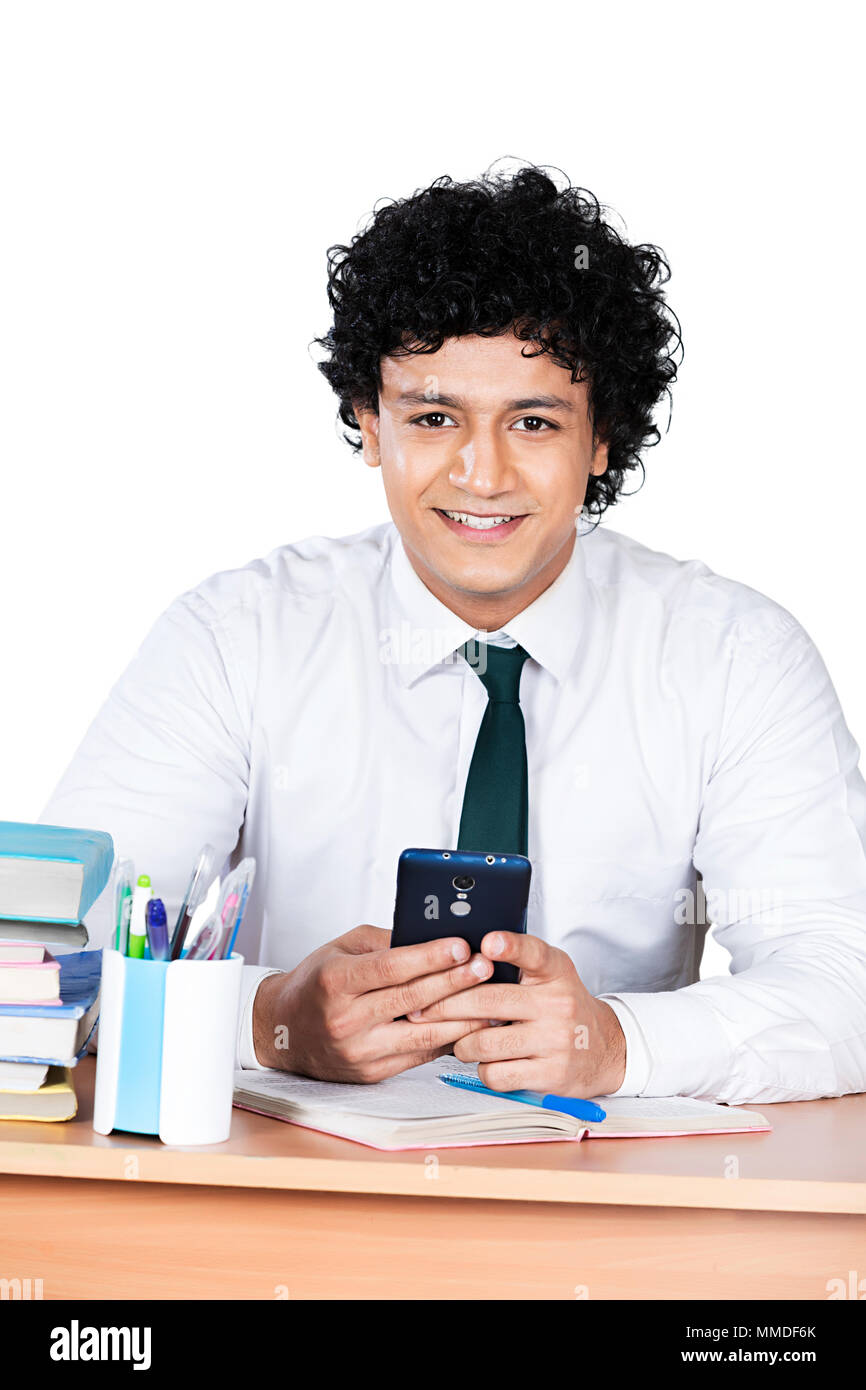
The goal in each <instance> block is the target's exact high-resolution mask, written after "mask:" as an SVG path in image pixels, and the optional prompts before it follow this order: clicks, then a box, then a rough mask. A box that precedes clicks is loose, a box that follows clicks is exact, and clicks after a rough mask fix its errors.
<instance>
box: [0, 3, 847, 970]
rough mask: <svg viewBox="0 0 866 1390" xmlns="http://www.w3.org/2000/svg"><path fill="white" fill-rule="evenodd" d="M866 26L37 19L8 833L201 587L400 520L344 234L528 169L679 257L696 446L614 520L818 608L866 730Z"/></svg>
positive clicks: (2, 259) (678, 392)
mask: <svg viewBox="0 0 866 1390" xmlns="http://www.w3.org/2000/svg"><path fill="white" fill-rule="evenodd" d="M857 14H858V11H857V9H856V8H855V7H854V6H853V5H851V6H849V5H844V4H838V3H837V4H834V3H829V4H826V3H825V4H824V5H822V6H821V7H820V8H817V9H816V8H815V7H813V6H809V7H806V6H803V5H785V4H769V3H763V4H760V3H759V4H754V3H753V4H744V3H739V2H738V3H726V4H724V5H704V6H697V5H690V4H685V3H684V4H671V3H667V4H652V3H637V4H630V3H619V4H617V5H615V6H609V7H608V8H606V9H600V7H598V6H597V5H595V4H592V5H587V4H582V3H578V2H577V0H568V3H561V0H546V3H545V4H543V5H538V6H529V5H527V4H525V3H521V4H508V3H506V4H503V3H495V4H492V3H484V4H481V3H466V0H462V3H452V0H446V2H445V3H442V2H441V0H439V2H437V3H436V4H435V5H409V4H405V3H402V4H394V3H375V0H373V3H369V4H366V5H359V4H356V3H355V4H345V3H329V4H327V5H300V4H292V3H284V4H267V3H231V4H226V3H208V4H194V3H184V0H172V3H170V4H166V3H153V0H151V3H148V4H143V3H134V4H133V3H122V2H119V0H113V3H100V4H95V3H81V0H78V3H75V4H69V3H62V4H60V3H45V2H44V0H43V3H40V4H38V5H36V4H33V3H29V2H28V3H5V4H2V7H0V129H2V132H3V136H2V145H0V189H2V199H3V211H2V218H0V392H2V408H0V466H2V533H0V534H2V544H0V583H2V605H0V638H2V653H3V660H2V681H0V731H2V732H0V739H2V748H0V751H2V764H0V788H2V796H0V818H3V817H5V818H7V819H15V820H27V819H32V818H34V817H36V816H37V815H38V813H39V812H40V810H41V808H42V806H43V804H44V803H45V801H46V800H47V798H48V796H49V793H50V792H51V790H52V788H53V786H54V784H55V782H56V781H57V779H58V778H59V776H60V773H61V772H62V770H63V768H64V767H65V765H66V763H67V762H68V761H69V759H70V757H71V756H72V754H73V752H74V750H75V748H76V746H77V744H78V742H79V740H80V738H81V737H82V735H83V733H84V731H85V729H86V727H87V724H88V723H89V721H90V719H91V718H92V716H93V714H94V713H95V712H96V709H97V708H98V706H99V704H100V703H101V701H102V700H103V698H104V697H105V695H106V694H107V691H108V689H109V687H110V685H111V684H112V683H113V681H114V680H115V679H116V677H117V676H118V675H119V673H120V671H121V670H122V668H123V667H124V666H125V665H126V663H127V662H128V660H129V659H130V658H131V656H132V655H133V653H134V651H135V649H136V648H137V646H138V645H139V643H140V642H141V640H142V639H143V637H144V635H145V633H146V631H147V630H148V628H149V627H150V625H151V623H152V622H153V621H154V619H155V618H156V616H157V615H158V614H159V613H160V612H161V611H162V609H163V608H164V607H165V606H166V605H167V604H168V603H169V602H170V600H171V599H172V598H173V597H174V596H175V595H176V594H177V593H179V592H181V591H183V590H185V589H187V588H190V587H192V586H193V585H194V584H196V583H197V582H198V581H200V580H201V579H203V578H204V577H205V576H206V575H208V574H210V573H212V572H214V571H216V570H219V569H227V568H232V567H234V566H237V565H242V564H245V563H246V562H247V561H248V560H250V559H252V558H253V557H254V556H256V555H261V554H266V553H267V552H268V551H269V550H271V549H272V548H273V547H274V546H277V545H280V544H282V543H284V542H286V541H290V540H294V539H298V538H300V537H302V536H306V535H310V534H312V533H316V532H319V533H325V534H329V535H340V534H345V533H347V532H352V531H356V530H359V529H361V528H362V527H364V526H367V525H370V524H372V523H373V522H376V521H379V520H382V519H384V518H385V517H386V510H385V504H384V498H383V495H382V492H381V483H380V481H379V476H378V474H377V473H374V472H372V471H371V470H369V469H367V468H365V467H364V466H363V464H362V463H361V462H360V461H359V460H358V459H357V458H356V457H355V456H354V455H353V454H352V452H351V451H350V450H349V448H348V446H347V445H345V444H343V443H342V442H341V439H340V436H339V431H338V430H337V428H336V425H335V401H334V398H333V397H332V395H331V393H330V388H329V387H328V386H327V383H326V382H325V381H324V379H323V378H322V377H321V376H320V374H319V373H318V372H317V370H316V369H315V366H314V364H313V360H312V357H311V353H310V343H311V340H312V339H313V337H314V336H315V335H317V334H320V333H322V332H324V331H325V329H326V328H327V324H328V312H327V301H326V297H325V251H326V248H327V246H328V245H330V244H331V243H333V242H338V241H346V240H348V239H349V238H350V237H351V236H352V235H353V233H354V232H355V231H357V230H358V229H359V228H360V226H361V225H362V224H363V221H364V218H365V216H366V215H367V214H368V213H369V212H370V210H371V209H372V207H373V205H374V203H375V202H376V200H378V199H380V198H384V197H400V196H404V195H406V194H408V193H410V192H412V191H414V190H415V189H416V188H420V187H422V186H424V185H426V184H427V183H429V182H430V181H431V180H432V179H433V178H435V177H436V176H438V175H440V174H443V173H448V174H451V175H452V176H454V177H455V178H468V177H474V176H477V175H478V174H479V173H481V172H482V171H483V170H484V169H485V168H486V167H487V166H488V165H490V164H491V163H492V162H493V161H494V160H496V159H497V158H499V157H501V156H505V155H511V156H514V157H516V158H517V159H518V160H523V161H525V162H534V163H540V164H550V165H557V166H559V167H561V168H562V169H564V170H565V171H566V173H567V174H568V175H569V176H570V178H571V179H572V181H573V182H575V183H579V184H582V185H583V186H584V187H588V188H589V189H591V190H592V191H593V192H594V193H595V194H596V195H597V196H598V197H599V198H600V199H601V201H602V202H603V203H605V204H607V205H609V206H610V207H611V208H613V209H615V210H616V212H617V213H618V214H619V216H620V218H621V219H622V220H621V222H620V224H619V225H620V226H621V227H622V226H623V224H624V230H625V233H626V235H627V236H628V238H629V239H630V240H632V241H649V242H654V243H655V244H657V245H659V246H661V247H662V248H663V249H664V251H665V252H666V254H667V256H668V258H669V260H670V262H671V265H672V269H673V277H672V280H671V283H670V286H669V299H670V303H671V304H672V306H673V308H674V309H675V310H676V312H677V314H678V315H679V318H680V320H681V322H682V326H683V336H684V340H685V349H686V355H685V362H684V365H683V367H682V370H681V373H680V380H679V382H678V383H677V384H676V385H675V387H674V409H673V417H672V422H671V427H670V430H669V432H668V433H666V434H663V439H662V443H661V444H660V445H659V446H658V447H657V448H655V449H653V450H650V451H649V452H648V453H647V455H646V465H647V482H646V485H645V487H644V489H643V491H642V492H641V493H640V494H639V495H638V496H636V497H634V498H632V499H631V500H628V501H626V502H624V503H622V504H620V505H619V506H617V507H616V508H615V509H614V510H613V511H612V512H611V513H609V515H608V520H607V524H608V525H611V526H613V527H614V528H615V529H619V530H622V531H625V532H627V533H628V534H630V535H632V536H635V537H637V538H638V539H639V540H641V541H643V542H644V543H646V544H649V545H651V546H653V547H654V548H656V549H661V550H666V551H669V552H670V553H672V554H674V555H677V556H678V557H680V558H689V557H692V556H699V557H700V558H702V559H703V560H705V561H706V562H707V563H708V564H709V565H710V566H711V567H712V568H713V569H715V570H717V571H719V572H721V573H723V574H727V575H730V576H732V577H734V578H737V579H740V580H742V581H744V582H746V583H749V584H751V585H753V587H755V588H757V589H760V590H761V591H763V592H765V593H768V594H770V595H771V596H772V597H773V598H775V599H776V600H777V601H779V602H781V603H782V604H784V606H785V607H787V608H789V609H790V610H791V611H792V612H793V613H794V614H795V615H796V616H797V617H798V618H799V619H800V621H801V622H802V623H803V624H804V625H805V627H806V628H807V630H808V631H809V632H810V633H811V635H812V637H813V638H814V640H815V641H816V643H817V644H818V647H819V649H820V651H821V652H822V654H823V656H824V659H825V661H826V663H827V665H828V667H829V669H830V672H831V675H832V676H833V678H834V682H835V684H836V688H837V690H838V691H839V694H840V697H841V700H842V704H843V708H844V709H845V712H846V715H847V718H848V723H849V725H850V727H851V729H852V731H853V733H854V735H855V737H857V738H858V739H860V740H862V738H863V737H864V736H866V684H864V658H863V650H864V645H866V633H864V625H863V622H862V617H861V614H862V604H861V592H862V583H863V569H864V555H863V551H864V541H863V519H862V512H863V506H864V502H866V483H864V458H863V448H862V443H861V415H860V412H861V408H862V404H861V403H862V391H861V379H862V374H863V352H862V341H863V322H864V290H863V277H862V268H863V254H862V251H861V241H860V238H861V234H862V230H863V198H862V194H861V188H862V184H863V179H862V139H863V111H862V106H861V104H860V102H859V100H858V99H857V97H856V95H855V93H856V92H857V90H858V87H859V85H860V84H859V79H860V76H861V74H860V72H859V71H858V68H859V65H860V61H861V58H860V55H861V53H862V45H861V42H860V38H859V37H858V35H857V33H856V31H855V28H856V23H857V20H856V15H857ZM666 423H667V411H666V410H664V409H663V411H662V413H661V415H660V424H661V427H662V429H663V430H664V428H665V425H666ZM720 956H721V961H720V963H723V962H724V961H725V960H726V959H727V957H726V956H724V953H720Z"/></svg>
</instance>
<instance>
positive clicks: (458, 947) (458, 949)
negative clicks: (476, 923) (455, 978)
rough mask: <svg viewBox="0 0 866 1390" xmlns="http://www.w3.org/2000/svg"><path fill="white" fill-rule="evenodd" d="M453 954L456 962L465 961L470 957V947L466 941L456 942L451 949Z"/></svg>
mask: <svg viewBox="0 0 866 1390" xmlns="http://www.w3.org/2000/svg"><path fill="white" fill-rule="evenodd" d="M451 954H452V956H453V957H454V959H455V960H465V959H466V957H467V956H468V955H469V946H468V945H467V943H466V942H465V941H455V942H454V945H453V946H452V947H451Z"/></svg>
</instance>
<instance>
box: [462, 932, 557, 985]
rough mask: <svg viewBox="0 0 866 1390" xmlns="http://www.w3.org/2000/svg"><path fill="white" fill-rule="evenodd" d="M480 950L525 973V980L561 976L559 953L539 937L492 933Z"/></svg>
mask: <svg viewBox="0 0 866 1390" xmlns="http://www.w3.org/2000/svg"><path fill="white" fill-rule="evenodd" d="M480 949H481V951H482V953H483V954H484V955H485V956H489V957H490V959H491V960H497V961H498V960H507V961H509V962H510V963H511V964H512V965H517V966H519V967H520V970H521V971H522V978H524V979H525V978H526V976H533V977H534V978H536V979H540V980H547V979H552V978H553V977H554V976H556V975H558V974H559V962H558V960H557V956H558V955H559V952H558V951H557V950H556V948H555V947H553V946H551V945H550V944H549V943H548V942H547V941H542V939H541V937H540V936H527V935H526V934H525V933H524V932H515V931H492V932H488V933H487V935H486V936H485V937H484V938H483V939H482V941H481V948H480Z"/></svg>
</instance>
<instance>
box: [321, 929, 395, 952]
mask: <svg viewBox="0 0 866 1390" xmlns="http://www.w3.org/2000/svg"><path fill="white" fill-rule="evenodd" d="M390 942H391V933H390V932H389V931H386V930H385V928H384V927H373V926H371V925H370V923H369V922H362V923H361V925H360V926H359V927H353V928H352V930H351V931H347V932H346V933H345V935H343V936H339V937H337V940H336V941H335V942H334V945H335V946H339V948H340V950H341V951H346V952H347V953H348V954H349V955H352V956H357V955H363V954H365V953H366V952H367V951H387V949H388V946H389V945H390Z"/></svg>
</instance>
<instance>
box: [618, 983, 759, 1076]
mask: <svg viewBox="0 0 866 1390" xmlns="http://www.w3.org/2000/svg"><path fill="white" fill-rule="evenodd" d="M698 988H700V985H697V986H688V985H687V986H685V987H684V988H683V989H673V990H670V991H669V992H666V993H660V994H617V995H615V996H613V997H608V996H604V995H600V996H599V998H607V1002H608V1003H609V1004H610V1006H611V1008H612V1009H614V1010H615V1012H616V1015H617V1018H619V1019H620V1023H621V1024H622V1029H623V1032H624V1033H625V1034H626V1048H628V1047H629V1046H630V1034H629V1032H628V1030H627V1027H626V1022H625V1021H624V1017H623V1016H622V1015H620V1012H619V1009H620V1008H623V1009H624V1010H628V1011H629V1012H630V1013H631V1015H632V1018H633V1021H634V1024H635V1028H634V1029H633V1032H634V1033H636V1034H639V1035H640V1037H641V1039H642V1041H643V1045H644V1047H645V1048H646V1056H647V1060H648V1063H649V1072H648V1075H647V1077H646V1079H645V1080H644V1081H643V1085H642V1086H641V1088H640V1091H631V1092H628V1091H626V1089H625V1083H623V1086H622V1087H621V1088H620V1090H619V1091H617V1092H616V1094H617V1095H628V1094H631V1095H638V1094H639V1095H645V1096H692V1097H694V1098H695V1099H696V1100H715V1099H716V1098H717V1096H718V1093H719V1090H720V1088H721V1087H722V1085H723V1084H724V1080H725V1079H726V1078H727V1077H728V1076H729V1075H730V1072H731V1067H732V1064H733V1063H732V1055H733V1049H732V1047H731V1044H730V1041H729V1039H728V1037H727V1034H726V1033H725V1031H724V1028H723V1027H722V1024H721V1022H720V1020H719V1019H718V1018H717V1017H716V1015H715V1014H714V1012H713V1010H712V1008H711V1007H710V1006H709V1005H708V1004H707V1003H706V1001H705V1000H704V999H702V998H701V997H700V996H699V995H698V994H695V993H692V990H693V989H698ZM617 1005H618V1006H619V1007H617ZM628 1070H629V1066H628V1056H626V1072H627V1073H628ZM627 1079H628V1080H629V1081H631V1076H628V1077H627ZM641 1079H642V1078H641V1077H640V1076H638V1077H637V1078H636V1081H640V1080H641Z"/></svg>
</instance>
